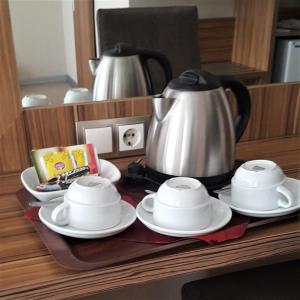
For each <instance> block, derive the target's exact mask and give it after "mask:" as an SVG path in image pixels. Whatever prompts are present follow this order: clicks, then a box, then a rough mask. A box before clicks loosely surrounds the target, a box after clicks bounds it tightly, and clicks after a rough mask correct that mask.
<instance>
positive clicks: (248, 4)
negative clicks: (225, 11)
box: [232, 0, 277, 71]
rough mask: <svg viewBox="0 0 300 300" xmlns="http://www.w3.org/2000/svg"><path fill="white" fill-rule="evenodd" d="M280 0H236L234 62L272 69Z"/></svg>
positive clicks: (260, 68)
mask: <svg viewBox="0 0 300 300" xmlns="http://www.w3.org/2000/svg"><path fill="white" fill-rule="evenodd" d="M276 11H277V0H263V1H262V0H236V1H235V18H236V19H235V31H234V40H233V52H232V61H233V62H236V63H240V64H242V65H246V66H248V67H252V68H255V69H259V70H264V71H267V70H269V67H270V59H271V56H272V55H271V48H272V43H273V40H274V36H273V32H274V28H275V21H276V20H275V19H276V17H275V16H276Z"/></svg>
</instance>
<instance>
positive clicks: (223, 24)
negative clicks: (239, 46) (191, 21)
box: [198, 18, 234, 64]
mask: <svg viewBox="0 0 300 300" xmlns="http://www.w3.org/2000/svg"><path fill="white" fill-rule="evenodd" d="M233 33H234V18H217V19H199V21H198V42H199V49H200V57H201V64H205V63H211V62H224V61H231V54H232V45H233Z"/></svg>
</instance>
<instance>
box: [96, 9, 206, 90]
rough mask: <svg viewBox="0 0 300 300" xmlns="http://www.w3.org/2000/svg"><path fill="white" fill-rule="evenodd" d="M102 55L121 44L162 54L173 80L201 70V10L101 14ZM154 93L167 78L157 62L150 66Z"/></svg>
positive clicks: (159, 10) (110, 12) (111, 11)
mask: <svg viewBox="0 0 300 300" xmlns="http://www.w3.org/2000/svg"><path fill="white" fill-rule="evenodd" d="M97 27H98V43H99V45H98V46H99V52H100V54H101V53H102V52H103V51H104V50H107V49H110V48H112V47H113V46H114V45H115V44H116V43H118V42H125V43H128V44H131V45H133V46H135V47H137V48H146V49H152V50H156V51H159V52H161V53H163V54H164V55H166V56H167V57H168V59H169V61H170V62H171V65H172V70H173V77H177V76H178V75H179V74H180V73H181V72H183V71H184V70H186V69H189V68H199V67H200V55H199V48H198V36H197V35H198V30H197V29H198V14H197V7H194V6H180V7H178V6H177V7H147V8H123V9H99V10H98V11H97ZM149 68H150V73H151V77H152V78H153V85H154V91H155V92H156V93H158V92H161V89H162V88H163V85H164V76H163V72H162V70H161V68H160V67H159V66H158V64H157V63H156V62H155V61H151V62H150V63H149Z"/></svg>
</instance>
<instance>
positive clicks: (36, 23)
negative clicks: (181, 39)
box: [9, 0, 300, 106]
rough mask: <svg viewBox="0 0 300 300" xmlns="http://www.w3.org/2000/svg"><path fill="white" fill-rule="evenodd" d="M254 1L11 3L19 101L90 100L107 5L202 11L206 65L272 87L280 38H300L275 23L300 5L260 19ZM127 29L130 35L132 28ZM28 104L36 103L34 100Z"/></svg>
mask: <svg viewBox="0 0 300 300" xmlns="http://www.w3.org/2000/svg"><path fill="white" fill-rule="evenodd" d="M248 2H249V1H242V0H237V1H234V0H213V1H212V0H189V1H183V0H176V1H170V0H163V1H158V0H151V1H146V0H138V1H137V0H122V1H117V0H115V1H114V0H111V1H107V0H55V1H52V0H40V1H30V0H22V1H20V0H9V8H10V17H11V25H12V31H13V40H14V45H15V53H16V60H17V66H18V75H19V83H20V87H21V99H20V101H22V98H23V97H25V96H26V95H32V94H38V95H45V96H46V98H47V100H46V99H45V97H44V96H41V99H39V98H38V99H37V101H38V102H39V101H40V102H39V103H42V102H43V101H44V102H43V103H46V104H47V105H55V106H57V105H63V104H64V98H65V97H66V93H67V91H68V90H69V89H75V91H76V92H79V94H82V95H83V96H82V97H83V98H82V101H84V100H83V99H86V100H88V101H90V100H91V97H92V96H91V92H92V83H93V77H92V75H91V74H90V70H89V67H88V58H90V57H95V56H98V57H99V56H100V55H101V53H100V52H101V49H100V47H99V41H98V32H97V25H96V24H97V22H96V21H95V16H96V12H97V10H98V9H108V8H138V7H140V8H141V7H158V6H182V5H189V6H196V7H197V9H198V25H197V26H198V27H197V30H198V44H199V45H198V46H199V57H200V60H201V67H202V68H203V69H205V70H207V71H209V72H212V73H214V74H216V75H234V76H237V77H239V78H240V79H241V80H243V81H244V82H245V83H246V84H248V85H251V84H259V83H263V82H270V81H271V78H272V73H271V71H272V69H274V68H273V67H274V66H273V59H274V56H275V54H274V53H275V49H276V46H277V44H278V40H279V39H285V40H287V39H289V38H293V39H297V38H299V37H300V36H299V32H300V30H298V31H297V30H296V31H294V30H292V31H289V30H288V29H285V30H282V29H281V30H279V31H278V30H276V27H277V21H282V19H291V18H293V19H297V18H299V3H298V1H297V0H288V1H275V0H274V1H268V3H265V4H264V7H263V10H264V11H265V12H266V14H259V13H257V14H256V13H255V11H256V12H258V11H259V10H260V9H262V8H260V7H259V5H258V4H257V3H256V2H255V4H254V5H253V6H251V5H250V4H249V3H248ZM249 5H250V6H251V7H250V6H249ZM250 10H251V11H252V12H253V13H255V15H256V17H255V18H253V20H248V21H247V20H246V19H245V18H243V12H244V13H246V12H249V11H250ZM266 15H268V16H269V18H266ZM255 24H256V25H255ZM257 24H260V25H259V26H260V27H261V26H263V27H264V28H265V29H266V30H265V32H261V30H259V28H258V25H257ZM247 28H251V30H252V31H251V32H252V35H251V36H252V38H251V39H250V38H247ZM237 29H239V30H237ZM124 30H127V31H130V26H128V28H124ZM253 36H256V38H255V39H254V38H253ZM186 47H187V46H186ZM186 47H185V48H186ZM183 48H184V47H183ZM276 55H277V54H276ZM178 56H179V58H180V54H178ZM299 61H300V60H299ZM80 88H83V89H84V90H82V89H80ZM88 90H89V91H88ZM73 94H74V93H73ZM75 94H76V93H75ZM69 96H70V94H69ZM70 97H71V98H70V99H71V100H68V99H67V100H66V102H67V103H68V101H70V102H72V101H73V100H72V93H71V96H70ZM74 97H75V98H76V95H75V96H74ZM66 98H67V97H66ZM23 101H25V102H26V101H27V102H29V105H28V106H31V105H30V103H31V99H30V98H29V99H25V100H23ZM75 101H77V100H76V99H75ZM79 101H81V100H79Z"/></svg>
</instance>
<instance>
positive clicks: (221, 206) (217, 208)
mask: <svg viewBox="0 0 300 300" xmlns="http://www.w3.org/2000/svg"><path fill="white" fill-rule="evenodd" d="M211 201H212V221H211V223H210V224H209V226H208V227H206V228H204V229H197V228H195V230H173V229H168V228H163V227H160V226H158V225H156V224H155V222H154V220H153V215H152V214H151V213H149V212H147V211H145V210H144V209H143V207H142V204H141V202H140V203H139V205H138V206H137V208H136V214H137V217H138V219H139V220H140V221H141V222H142V223H143V224H144V225H145V226H146V227H148V228H149V229H151V230H153V231H155V232H158V233H160V234H164V235H169V236H174V237H191V236H199V235H204V234H208V233H211V232H213V231H216V230H218V229H220V228H222V227H224V226H225V225H226V224H227V223H228V222H229V221H230V219H231V216H232V212H231V209H230V207H229V206H228V205H227V204H225V203H223V202H221V201H219V200H218V199H216V198H213V197H211Z"/></svg>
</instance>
